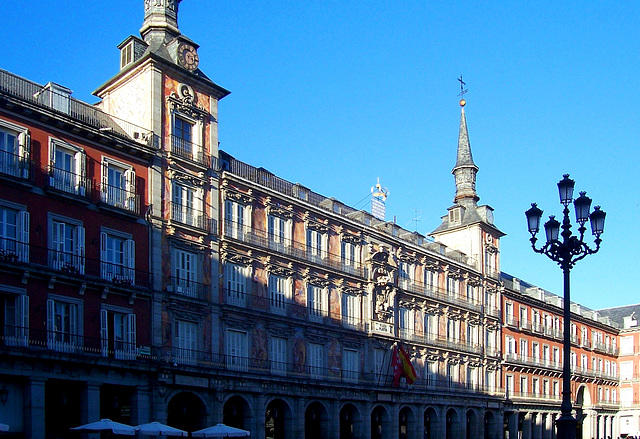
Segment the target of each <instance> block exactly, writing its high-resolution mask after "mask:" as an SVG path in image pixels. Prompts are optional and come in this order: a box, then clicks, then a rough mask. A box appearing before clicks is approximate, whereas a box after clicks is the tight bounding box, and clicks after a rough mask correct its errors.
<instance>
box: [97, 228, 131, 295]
mask: <svg viewBox="0 0 640 439" xmlns="http://www.w3.org/2000/svg"><path fill="white" fill-rule="evenodd" d="M114 241H119V242H121V243H122V261H121V262H119V261H115V260H114V256H115V254H114V251H113V249H112V248H111V244H110V243H111V242H114ZM135 268H136V243H135V241H134V240H133V239H131V235H130V234H128V233H123V232H120V231H118V230H113V229H108V228H106V227H103V228H102V230H101V231H100V275H101V277H102V278H103V279H106V280H110V281H112V282H116V283H125V284H129V285H134V284H135V281H136V276H135Z"/></svg>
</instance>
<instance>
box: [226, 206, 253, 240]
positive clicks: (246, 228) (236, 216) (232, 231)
mask: <svg viewBox="0 0 640 439" xmlns="http://www.w3.org/2000/svg"><path fill="white" fill-rule="evenodd" d="M251 211H252V209H251V206H250V205H245V204H242V203H238V202H237V201H235V200H230V199H226V200H225V201H224V220H225V224H224V230H225V236H229V237H231V238H234V239H239V240H241V241H244V240H245V234H246V233H248V232H250V231H251Z"/></svg>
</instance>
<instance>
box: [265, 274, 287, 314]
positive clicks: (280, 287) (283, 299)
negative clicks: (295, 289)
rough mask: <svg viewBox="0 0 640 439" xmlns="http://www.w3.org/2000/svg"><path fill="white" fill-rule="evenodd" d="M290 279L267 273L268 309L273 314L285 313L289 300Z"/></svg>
mask: <svg viewBox="0 0 640 439" xmlns="http://www.w3.org/2000/svg"><path fill="white" fill-rule="evenodd" d="M291 284H292V279H291V278H290V277H284V276H277V275H275V274H269V310H270V311H271V312H272V313H274V314H279V315H286V314H287V309H288V307H289V302H290V301H291V290H292V285H291Z"/></svg>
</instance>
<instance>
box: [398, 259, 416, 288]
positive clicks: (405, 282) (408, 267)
mask: <svg viewBox="0 0 640 439" xmlns="http://www.w3.org/2000/svg"><path fill="white" fill-rule="evenodd" d="M415 269H416V267H415V265H414V264H412V263H410V262H403V261H401V262H400V264H399V266H398V284H399V286H400V288H405V289H406V288H410V287H411V285H412V284H413V280H414V278H415Z"/></svg>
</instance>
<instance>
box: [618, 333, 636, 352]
mask: <svg viewBox="0 0 640 439" xmlns="http://www.w3.org/2000/svg"><path fill="white" fill-rule="evenodd" d="M630 354H633V336H631V337H621V338H620V355H630Z"/></svg>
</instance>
